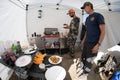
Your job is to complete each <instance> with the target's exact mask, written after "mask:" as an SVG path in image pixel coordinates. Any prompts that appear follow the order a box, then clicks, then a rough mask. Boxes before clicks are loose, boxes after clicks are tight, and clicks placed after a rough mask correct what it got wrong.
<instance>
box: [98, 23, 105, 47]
mask: <svg viewBox="0 0 120 80" xmlns="http://www.w3.org/2000/svg"><path fill="white" fill-rule="evenodd" d="M99 28H100V31H101V34H100V38H99V41H98V44H99V45H101V43H102V41H103V39H104V37H105V24H101V25H100V26H99Z"/></svg>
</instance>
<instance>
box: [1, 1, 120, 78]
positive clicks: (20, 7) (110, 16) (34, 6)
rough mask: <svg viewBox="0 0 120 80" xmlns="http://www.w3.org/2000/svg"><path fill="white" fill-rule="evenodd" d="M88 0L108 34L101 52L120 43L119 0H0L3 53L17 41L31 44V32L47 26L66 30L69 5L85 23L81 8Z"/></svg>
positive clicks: (42, 30) (39, 32) (39, 31)
mask: <svg viewBox="0 0 120 80" xmlns="http://www.w3.org/2000/svg"><path fill="white" fill-rule="evenodd" d="M86 1H90V2H92V3H93V5H94V10H95V12H100V13H101V14H103V16H104V17H105V22H106V36H105V39H104V41H103V44H102V45H101V47H100V51H105V50H107V49H108V48H110V47H112V46H114V45H116V44H117V43H119V42H120V37H119V30H120V27H119V25H120V22H119V21H120V6H119V5H120V0H0V15H1V17H0V25H1V26H0V28H1V29H0V54H2V52H4V48H9V47H10V46H11V44H12V43H14V42H15V41H18V40H19V41H20V42H21V44H22V45H24V44H28V38H29V37H31V34H32V33H34V32H37V33H38V34H42V35H43V32H44V28H46V27H50V28H53V27H57V28H58V29H59V31H60V32H62V31H63V32H65V30H64V29H63V28H62V27H63V24H64V23H68V24H69V23H70V20H71V18H70V17H69V16H68V15H66V13H67V12H68V10H69V9H70V8H74V9H75V10H76V15H77V16H79V17H80V18H81V23H82V22H84V19H83V16H82V11H81V9H80V7H81V6H82V5H83V3H84V2H86ZM26 9H27V10H26ZM39 10H41V11H42V12H41V18H38V16H39V15H40V12H39ZM80 30H81V26H80ZM78 40H79V37H78ZM3 73H4V74H7V73H5V72H4V71H3V72H0V75H1V74H3ZM0 77H1V76H0ZM6 77H7V76H6ZM6 77H4V78H3V77H2V78H3V80H7V78H8V77H7V78H6Z"/></svg>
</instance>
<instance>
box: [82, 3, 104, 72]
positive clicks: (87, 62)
mask: <svg viewBox="0 0 120 80" xmlns="http://www.w3.org/2000/svg"><path fill="white" fill-rule="evenodd" d="M81 9H84V10H85V12H86V13H88V14H89V16H88V17H87V19H86V22H85V26H86V33H85V36H84V38H83V40H82V41H81V45H82V46H83V52H82V56H81V60H82V62H83V64H84V67H83V70H84V72H89V71H90V69H91V67H92V63H93V58H95V57H96V56H97V53H98V50H99V47H100V45H101V43H102V41H103V39H104V36H105V22H104V17H103V16H102V15H101V14H100V13H96V12H94V9H93V4H92V3H91V2H85V3H84V5H83V6H82V7H81Z"/></svg>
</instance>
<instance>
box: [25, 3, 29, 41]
mask: <svg viewBox="0 0 120 80" xmlns="http://www.w3.org/2000/svg"><path fill="white" fill-rule="evenodd" d="M28 6H29V5H28V4H26V33H27V39H28V37H29V35H28V22H27V21H28V20H27V17H28Z"/></svg>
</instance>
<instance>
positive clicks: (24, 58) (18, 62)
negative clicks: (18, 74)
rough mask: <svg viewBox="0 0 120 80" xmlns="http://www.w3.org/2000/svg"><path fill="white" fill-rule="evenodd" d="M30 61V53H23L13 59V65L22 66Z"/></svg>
mask: <svg viewBox="0 0 120 80" xmlns="http://www.w3.org/2000/svg"><path fill="white" fill-rule="evenodd" d="M31 61H32V57H31V56H30V55H24V56H21V57H19V58H18V59H17V60H16V61H15V65H16V66H18V67H24V66H26V65H28V64H29V63H30V62H31Z"/></svg>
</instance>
